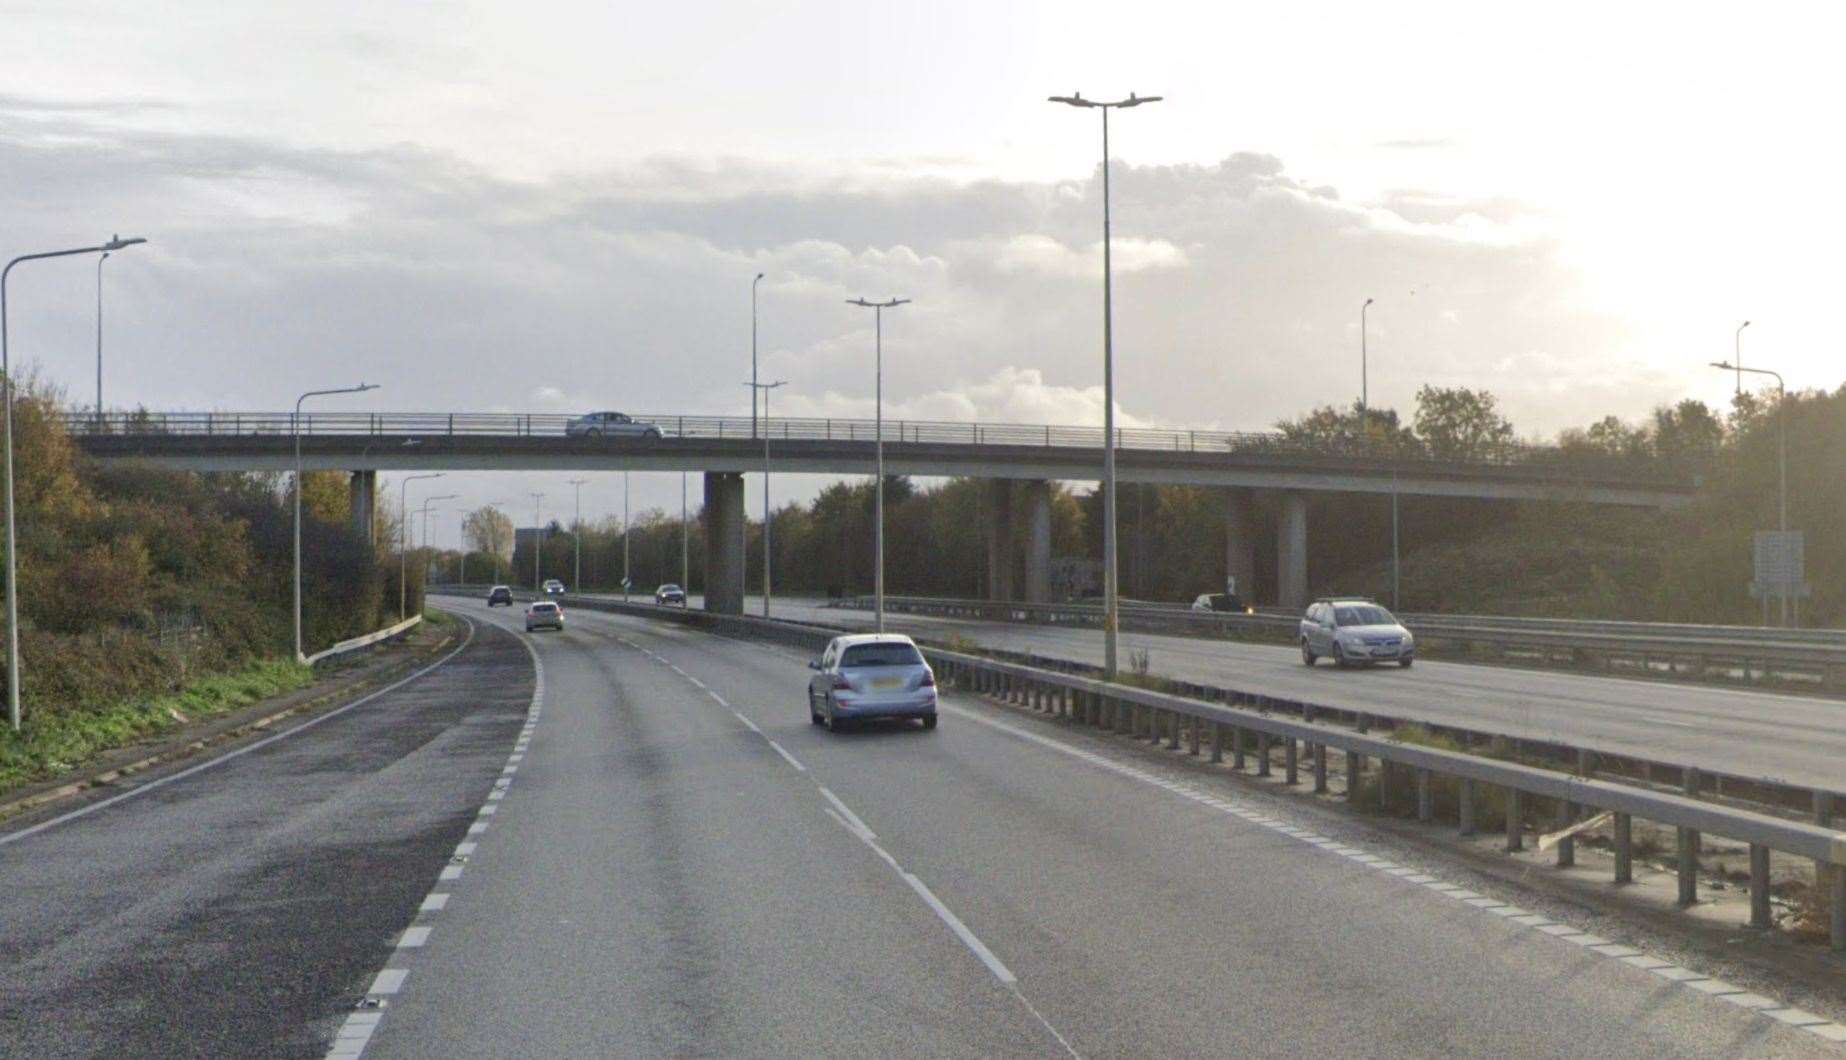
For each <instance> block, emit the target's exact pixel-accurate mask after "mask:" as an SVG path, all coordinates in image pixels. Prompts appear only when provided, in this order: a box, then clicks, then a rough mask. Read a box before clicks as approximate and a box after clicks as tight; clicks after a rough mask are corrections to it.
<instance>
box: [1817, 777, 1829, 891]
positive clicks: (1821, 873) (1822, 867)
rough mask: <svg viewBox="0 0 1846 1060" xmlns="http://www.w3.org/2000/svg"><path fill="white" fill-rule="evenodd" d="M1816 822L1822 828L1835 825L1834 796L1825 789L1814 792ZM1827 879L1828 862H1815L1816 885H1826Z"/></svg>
mask: <svg viewBox="0 0 1846 1060" xmlns="http://www.w3.org/2000/svg"><path fill="white" fill-rule="evenodd" d="M1814 823H1815V824H1817V825H1819V826H1821V827H1822V828H1831V827H1833V796H1832V795H1830V794H1828V793H1827V792H1824V791H1817V792H1815V793H1814ZM1826 879H1827V862H1824V861H1818V860H1817V861H1815V862H1814V886H1816V887H1821V886H1824V885H1825V883H1826Z"/></svg>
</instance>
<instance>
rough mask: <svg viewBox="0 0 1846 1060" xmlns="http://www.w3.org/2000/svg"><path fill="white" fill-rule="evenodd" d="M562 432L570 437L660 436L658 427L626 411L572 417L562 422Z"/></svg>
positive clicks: (592, 413)
mask: <svg viewBox="0 0 1846 1060" xmlns="http://www.w3.org/2000/svg"><path fill="white" fill-rule="evenodd" d="M564 433H565V434H566V435H569V436H570V437H572V438H650V439H651V438H658V437H660V428H659V427H656V426H654V425H653V424H651V423H644V422H642V421H640V420H637V419H635V418H634V417H633V416H630V415H629V414H628V413H626V412H590V413H585V414H584V415H582V416H574V417H572V418H571V419H570V420H569V421H568V422H566V423H565V424H564Z"/></svg>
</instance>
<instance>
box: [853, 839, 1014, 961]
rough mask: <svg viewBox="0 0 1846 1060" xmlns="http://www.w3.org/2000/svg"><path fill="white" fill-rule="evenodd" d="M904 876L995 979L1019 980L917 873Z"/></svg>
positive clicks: (904, 874) (907, 873)
mask: <svg viewBox="0 0 1846 1060" xmlns="http://www.w3.org/2000/svg"><path fill="white" fill-rule="evenodd" d="M867 842H870V840H867ZM903 877H904V882H905V883H907V884H909V885H910V889H911V890H913V891H915V892H917V897H919V898H921V899H923V901H924V902H925V903H926V904H927V905H928V906H929V908H930V910H931V911H932V912H934V913H935V914H936V916H937V918H938V919H940V920H941V921H942V922H943V923H944V924H947V925H948V926H949V930H950V931H953V932H955V937H956V938H958V939H960V940H961V944H962V945H964V946H966V947H968V949H969V950H971V951H973V953H974V955H975V956H976V957H978V958H980V961H981V963H982V964H984V965H986V966H987V970H988V971H990V972H992V973H993V975H994V978H995V979H998V980H1000V981H1001V982H1002V983H1005V984H1006V985H1008V986H1011V985H1013V984H1014V983H1017V982H1018V981H1019V977H1018V976H1016V975H1014V974H1013V970H1012V969H1011V968H1008V967H1007V966H1006V965H1004V964H1002V963H1000V958H998V957H995V956H994V954H993V951H992V950H990V949H988V948H987V944H986V943H984V942H982V941H981V940H980V938H979V937H978V936H976V935H975V933H974V932H972V931H969V930H968V925H966V924H964V923H962V922H961V917H958V916H956V915H955V913H954V911H953V910H951V909H950V908H949V907H948V906H946V905H943V904H942V899H940V898H938V897H936V894H935V892H934V891H931V890H930V889H929V885H928V884H926V883H924V882H923V881H922V880H919V879H917V877H916V874H915V873H910V872H906V873H903Z"/></svg>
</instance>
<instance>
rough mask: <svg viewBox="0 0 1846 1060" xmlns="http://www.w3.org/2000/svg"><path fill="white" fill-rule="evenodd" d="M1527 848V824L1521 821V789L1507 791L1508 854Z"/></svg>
mask: <svg viewBox="0 0 1846 1060" xmlns="http://www.w3.org/2000/svg"><path fill="white" fill-rule="evenodd" d="M1525 847H1526V838H1525V822H1523V821H1521V820H1520V819H1519V789H1518V788H1507V789H1506V852H1507V853H1508V854H1512V853H1515V852H1517V851H1521V850H1524V849H1525Z"/></svg>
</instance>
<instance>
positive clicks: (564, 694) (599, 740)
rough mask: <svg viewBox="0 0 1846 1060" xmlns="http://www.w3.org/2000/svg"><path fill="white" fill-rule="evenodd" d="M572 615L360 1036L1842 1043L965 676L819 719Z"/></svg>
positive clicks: (1195, 1051)
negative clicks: (907, 720)
mask: <svg viewBox="0 0 1846 1060" xmlns="http://www.w3.org/2000/svg"><path fill="white" fill-rule="evenodd" d="M456 606H457V607H458V609H460V610H461V611H463V612H464V613H466V614H468V615H469V616H470V617H472V618H476V619H480V618H483V617H486V616H487V612H486V610H485V608H484V607H482V606H481V605H480V604H479V603H478V602H467V603H459V604H457V605H456ZM488 620H489V621H492V622H495V623H508V624H510V623H512V622H515V621H517V615H515V614H508V613H506V612H495V613H494V614H493V615H492V616H491V618H490V619H488ZM571 621H572V628H571V629H570V630H568V631H567V632H564V633H562V634H550V633H547V634H541V635H538V636H535V637H533V638H531V641H530V642H531V643H532V644H533V645H534V646H535V648H536V651H537V654H538V657H539V658H540V659H542V663H543V673H544V693H543V702H544V705H543V708H542V714H541V720H539V721H538V722H537V724H536V726H535V728H534V730H533V735H532V737H531V740H530V744H529V747H528V748H527V749H526V750H525V751H523V752H515V753H517V754H519V758H518V759H517V760H515V759H512V758H509V759H508V762H509V764H511V765H513V766H514V767H515V768H516V775H513V776H512V777H511V778H510V783H509V786H508V788H507V789H506V793H505V796H504V797H503V798H502V799H499V800H497V802H496V804H495V807H494V809H495V812H494V814H493V815H492V816H491V817H486V818H483V819H482V821H483V823H484V824H485V825H486V827H485V830H484V831H482V832H481V833H480V834H479V836H478V839H477V841H478V847H477V848H475V849H474V850H473V851H472V854H471V858H470V861H469V864H468V866H467V869H466V872H465V873H464V874H463V875H461V876H460V878H459V879H456V880H452V881H449V882H447V883H442V884H434V883H432V881H430V879H429V878H428V877H425V878H424V881H423V885H424V886H433V887H434V888H435V892H437V893H440V894H442V895H443V896H444V897H443V899H442V908H441V909H440V911H436V912H432V913H427V914H424V915H422V916H421V917H419V919H418V920H417V924H418V925H419V926H420V927H426V928H428V929H429V930H428V931H427V932H425V933H424V934H423V936H421V937H419V938H418V940H417V941H418V942H419V943H420V945H418V946H417V947H415V948H414V949H400V950H397V951H396V952H390V951H387V950H384V949H383V948H382V947H381V948H380V949H379V950H378V960H379V967H382V968H387V969H393V970H396V971H399V972H402V973H403V974H402V976H401V979H402V982H401V989H399V991H398V992H397V993H396V994H394V995H393V998H392V1002H391V1005H390V1007H389V1008H388V1009H386V1010H385V1012H384V1014H383V1016H382V1019H381V1020H380V1021H379V1022H377V1023H376V1024H375V1025H368V1027H366V1028H365V1029H364V1031H363V1036H364V1038H365V1048H364V1053H365V1055H366V1056H369V1057H420V1056H427V1055H430V1054H432V1053H436V1052H440V1053H441V1054H442V1055H445V1056H482V1057H503V1056H515V1055H519V1056H532V1055H555V1056H657V1055H662V1054H672V1055H682V1054H691V1055H716V1056H865V1055H894V1056H908V1055H914V1056H926V1055H927V1056H939V1055H955V1056H994V1055H1003V1056H1047V1057H1051V1056H1067V1055H1072V1054H1076V1055H1083V1056H1198V1055H1229V1054H1239V1055H1281V1054H1296V1053H1299V1052H1300V1051H1301V1050H1302V1049H1303V1048H1307V1049H1310V1050H1311V1051H1313V1052H1315V1053H1317V1054H1320V1053H1324V1054H1328V1055H1354V1054H1357V1055H1431V1054H1450V1055H1483V1056H1485V1055H1494V1056H1555V1055H1564V1054H1584V1055H1619V1056H1659V1057H1683V1056H1701V1055H1703V1056H1734V1055H1739V1054H1752V1055H1765V1054H1775V1055H1789V1056H1808V1055H1814V1056H1819V1055H1836V1054H1834V1053H1832V1052H1831V1049H1832V1047H1831V1046H1830V1045H1829V1044H1828V1043H1827V1042H1826V1041H1825V1040H1823V1039H1822V1038H1820V1037H1819V1036H1817V1035H1816V1034H1814V1033H1812V1032H1808V1031H1803V1030H1796V1029H1793V1028H1791V1027H1789V1026H1786V1025H1784V1024H1783V1023H1781V1022H1778V1021H1777V1020H1776V1019H1772V1018H1768V1017H1766V1016H1763V1015H1760V1014H1757V1013H1754V1012H1751V1011H1749V1010H1748V1009H1747V1008H1746V1007H1745V1006H1744V1005H1742V1004H1739V1003H1737V1002H1735V1001H1732V1002H1727V1001H1724V1000H1721V999H1719V998H1716V997H1712V996H1708V995H1707V993H1705V992H1701V991H1700V990H1698V989H1694V988H1693V987H1691V986H1688V985H1682V984H1681V983H1678V982H1675V981H1673V980H1674V978H1693V979H1699V976H1698V973H1697V972H1695V971H1682V970H1677V969H1673V970H1666V969H1663V970H1662V971H1661V972H1659V973H1655V972H1651V971H1649V970H1645V969H1644V967H1642V965H1651V964H1653V963H1656V962H1651V961H1649V960H1647V958H1646V956H1645V955H1638V954H1635V953H1634V952H1633V951H1629V950H1623V949H1620V948H1616V947H1615V946H1613V945H1608V944H1607V943H1608V940H1603V939H1591V938H1587V937H1584V936H1581V935H1579V934H1577V933H1575V932H1574V930H1573V929H1571V928H1570V927H1568V926H1564V925H1558V926H1555V927H1553V928H1552V929H1551V930H1547V927H1546V925H1548V924H1549V923H1550V922H1549V921H1548V920H1546V918H1544V917H1542V916H1538V915H1536V914H1534V915H1532V916H1529V917H1524V918H1521V916H1520V912H1521V911H1518V910H1510V909H1507V908H1506V907H1504V906H1503V905H1501V903H1499V902H1498V901H1497V900H1495V899H1494V898H1492V897H1491V896H1483V895H1476V894H1474V893H1473V892H1469V891H1465V890H1462V889H1460V888H1459V887H1454V886H1447V885H1443V884H1442V882H1441V881H1440V880H1435V879H1431V878H1430V877H1426V876H1423V875H1421V873H1420V871H1419V869H1418V868H1417V867H1416V866H1411V865H1403V866H1399V865H1394V864H1392V863H1390V862H1389V861H1388V860H1383V861H1381V859H1380V857H1379V855H1377V854H1373V853H1368V852H1367V850H1366V849H1365V848H1363V847H1360V846H1350V845H1347V844H1348V842H1351V843H1357V844H1366V843H1372V842H1373V840H1372V839H1371V838H1369V836H1368V833H1367V832H1366V831H1365V830H1364V829H1363V827H1362V826H1359V825H1355V824H1351V823H1342V822H1341V821H1340V820H1338V819H1337V815H1333V814H1327V815H1321V814H1314V813H1310V812H1305V811H1297V810H1282V811H1277V810H1276V809H1274V808H1273V807H1271V806H1270V805H1269V804H1268V801H1267V800H1261V799H1256V798H1248V799H1246V798H1245V797H1243V796H1239V795H1237V794H1236V792H1235V789H1233V788H1230V787H1228V786H1220V785H1215V784H1196V783H1194V782H1193V781H1192V780H1189V779H1187V775H1186V774H1184V773H1174V774H1172V775H1168V774H1166V773H1164V772H1162V770H1161V767H1160V766H1158V765H1150V764H1148V762H1147V760H1146V759H1145V758H1144V757H1141V756H1136V755H1133V754H1132V753H1119V752H1116V751H1114V750H1112V749H1110V748H1109V746H1108V742H1107V741H1105V740H1100V739H1098V740H1090V739H1089V738H1088V737H1086V736H1084V735H1083V734H1081V733H1069V732H1064V731H1060V730H1053V729H1051V728H1050V727H1045V726H1034V725H1031V724H1030V723H1028V722H1025V721H1022V720H1020V719H1017V718H1010V719H1009V715H1007V714H1006V713H1005V712H1003V711H1000V710H998V709H996V708H992V707H989V706H985V705H982V704H979V703H976V702H974V701H972V700H967V699H964V698H962V697H959V696H951V697H949V698H948V700H947V702H946V703H945V708H944V714H945V717H944V721H943V725H942V727H941V728H940V729H939V730H937V731H936V732H934V733H924V732H922V731H921V730H918V729H914V728H906V729H879V730H867V731H863V732H858V733H848V734H841V735H835V734H831V733H828V732H826V731H824V730H821V729H818V728H815V727H812V726H810V725H809V723H808V720H807V718H806V716H805V710H804V707H803V704H802V689H803V685H804V681H805V677H806V675H807V671H806V670H805V669H803V667H802V659H801V657H800V656H799V655H797V654H794V653H791V652H788V651H784V650H779V649H773V648H768V647H764V646H759V645H752V644H745V643H740V642H736V641H728V640H722V639H715V638H709V637H706V636H704V635H701V634H699V633H697V632H694V631H692V630H689V629H686V628H684V627H677V626H667V625H661V624H655V623H650V622H647V621H645V620H641V619H632V618H623V617H617V616H609V615H599V614H595V613H592V612H587V611H577V612H573V613H572V616H571ZM1277 812H1280V813H1284V814H1288V815H1293V814H1296V813H1297V812H1300V813H1301V816H1300V817H1298V818H1297V817H1293V816H1289V817H1287V818H1278V817H1275V816H1271V815H1272V814H1274V813H1277ZM1328 846H1330V847H1333V848H1334V849H1325V848H1324V847H1328ZM1374 849H1379V850H1381V851H1383V852H1384V853H1389V851H1388V850H1385V849H1384V847H1383V846H1382V844H1379V845H1376V846H1374ZM1438 871H1439V870H1438ZM1494 908H1499V909H1500V910H1501V911H1500V912H1499V913H1496V912H1494V911H1493V909H1494ZM1554 934H1555V935H1558V936H1566V937H1553V935H1554ZM1569 937H1576V938H1577V939H1578V941H1576V942H1572V941H1569ZM1598 945H1602V946H1604V949H1602V950H1598V949H1596V947H1597V946H1598ZM1624 957H1637V958H1638V962H1637V963H1625V962H1624V960H1623V958H1624ZM1670 977H1671V978H1670ZM1700 981H1703V980H1700ZM1732 989H1733V990H1734V989H1735V988H1732ZM1720 992H1721V991H1720ZM1733 996H1735V995H1733ZM1762 1000H1763V1001H1765V1002H1766V1003H1769V1004H1774V1002H1771V1001H1768V999H1762ZM1749 1003H1751V1004H1754V1003H1755V1002H1754V1001H1750V1002H1749ZM1789 1018H1791V1019H1794V1020H1795V1021H1796V1022H1801V1021H1802V1020H1803V1017H1801V1016H1799V1015H1795V1016H1790V1017H1789ZM1809 1018H1811V1017H1809ZM1841 1033H1846V1031H1842V1032H1841ZM348 1051H349V1052H350V1051H351V1050H348Z"/></svg>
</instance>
